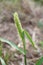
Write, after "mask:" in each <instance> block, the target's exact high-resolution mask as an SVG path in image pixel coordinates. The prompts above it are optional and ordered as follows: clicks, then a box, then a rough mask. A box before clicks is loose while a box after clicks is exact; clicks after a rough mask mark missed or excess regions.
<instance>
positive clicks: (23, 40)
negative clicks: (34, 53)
mask: <svg viewBox="0 0 43 65" xmlns="http://www.w3.org/2000/svg"><path fill="white" fill-rule="evenodd" d="M14 21H15V24H16V27H17V30H18V34H19V36H20V38H21V40H22V43H23V49H21V48H19V47H18V46H17V45H15V43H13V42H11V41H8V40H6V39H3V38H1V37H0V41H1V42H5V43H7V44H8V45H10V46H11V47H13V48H16V49H17V50H18V51H19V52H20V53H22V54H23V55H24V64H25V65H27V62H26V41H25V36H27V38H28V39H29V41H30V42H31V44H32V46H33V47H34V49H36V50H37V47H36V44H35V42H33V40H32V38H31V36H30V35H29V33H28V32H27V31H25V30H24V29H23V28H22V26H21V23H20V20H19V18H18V14H17V13H14ZM1 42H0V44H1ZM2 47H3V45H2V44H1V45H0V60H1V64H2V65H7V64H6V63H5V61H7V60H8V58H9V56H8V55H6V56H5V58H4V60H3V58H2ZM42 62H43V57H41V58H40V59H39V60H38V61H37V62H36V64H35V65H41V64H42Z"/></svg>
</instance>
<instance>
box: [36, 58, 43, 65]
mask: <svg viewBox="0 0 43 65" xmlns="http://www.w3.org/2000/svg"><path fill="white" fill-rule="evenodd" d="M42 63H43V57H41V58H40V59H39V60H38V61H37V62H36V65H42Z"/></svg>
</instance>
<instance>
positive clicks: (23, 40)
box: [22, 31, 27, 65]
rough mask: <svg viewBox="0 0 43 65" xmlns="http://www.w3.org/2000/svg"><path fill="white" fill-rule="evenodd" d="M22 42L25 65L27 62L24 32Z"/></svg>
mask: <svg viewBox="0 0 43 65" xmlns="http://www.w3.org/2000/svg"><path fill="white" fill-rule="evenodd" d="M22 42H23V48H24V52H25V55H24V65H27V62H26V43H25V36H24V31H23V39H22Z"/></svg>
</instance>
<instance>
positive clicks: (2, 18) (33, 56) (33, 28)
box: [0, 0, 43, 65]
mask: <svg viewBox="0 0 43 65" xmlns="http://www.w3.org/2000/svg"><path fill="white" fill-rule="evenodd" d="M27 1H28V0H27ZM22 2H23V3H24V0H23V1H22ZM30 2H31V1H29V5H27V3H26V2H25V3H24V4H23V3H22V4H21V5H20V7H19V6H18V7H19V8H18V7H17V6H16V7H14V5H12V3H10V2H9V3H8V2H7V3H6V2H1V3H0V6H1V7H0V9H1V10H0V37H3V38H5V39H8V40H10V41H12V42H14V43H15V44H17V45H18V46H19V44H20V43H21V41H20V39H19V36H18V33H17V29H16V26H15V23H14V20H13V13H14V12H15V11H17V12H18V15H19V18H20V21H21V24H22V27H23V28H24V29H25V30H27V31H28V32H29V34H30V35H31V37H32V39H33V41H35V43H36V45H37V46H38V48H39V52H37V51H36V50H35V49H34V48H33V47H32V45H31V43H30V42H29V41H28V40H27V39H26V50H27V53H26V57H27V64H28V65H34V64H35V63H36V61H37V60H38V59H39V58H40V57H41V56H43V48H42V47H41V45H40V44H39V42H40V41H43V28H39V27H38V25H37V23H38V21H40V20H42V21H43V11H42V10H43V6H38V5H37V6H36V7H35V6H34V5H36V4H33V2H32V4H31V3H30ZM24 5H25V6H24ZM27 6H30V7H27ZM32 6H33V7H32ZM33 36H34V37H33ZM20 47H21V48H22V45H20ZM7 52H8V54H9V59H8V61H7V64H8V65H23V54H21V53H20V52H19V51H17V50H15V49H13V48H11V47H10V46H9V45H7V44H5V43H3V56H4V55H5V54H6V53H7Z"/></svg>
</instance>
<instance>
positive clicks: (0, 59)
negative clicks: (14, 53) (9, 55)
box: [0, 57, 6, 65]
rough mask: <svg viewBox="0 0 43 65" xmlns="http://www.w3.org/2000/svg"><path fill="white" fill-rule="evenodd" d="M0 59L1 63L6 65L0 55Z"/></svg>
mask: <svg viewBox="0 0 43 65" xmlns="http://www.w3.org/2000/svg"><path fill="white" fill-rule="evenodd" d="M0 61H1V64H2V65H6V63H5V61H4V60H3V59H2V58H1V57H0Z"/></svg>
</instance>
